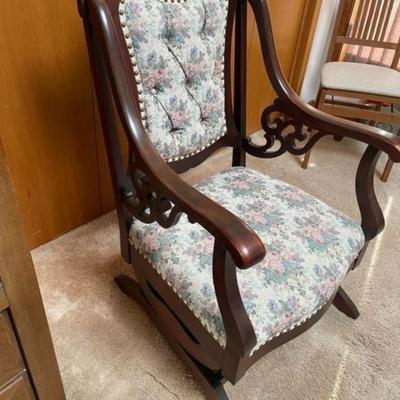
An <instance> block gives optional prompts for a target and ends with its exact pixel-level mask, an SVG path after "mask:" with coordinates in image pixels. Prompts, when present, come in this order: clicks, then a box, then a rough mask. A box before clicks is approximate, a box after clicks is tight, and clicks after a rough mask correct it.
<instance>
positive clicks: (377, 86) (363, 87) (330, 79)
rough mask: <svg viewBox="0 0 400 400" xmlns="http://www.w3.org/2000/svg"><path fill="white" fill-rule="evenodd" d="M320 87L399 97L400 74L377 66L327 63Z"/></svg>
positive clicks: (323, 70)
mask: <svg viewBox="0 0 400 400" xmlns="http://www.w3.org/2000/svg"><path fill="white" fill-rule="evenodd" d="M322 86H323V87H324V88H327V89H337V90H349V91H354V92H362V93H369V94H376V95H383V96H393V97H400V72H399V71H396V70H394V69H391V68H387V67H382V66H379V65H370V64H361V63H353V62H329V63H327V64H325V66H324V68H323V69H322Z"/></svg>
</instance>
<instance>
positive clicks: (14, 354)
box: [0, 311, 24, 387]
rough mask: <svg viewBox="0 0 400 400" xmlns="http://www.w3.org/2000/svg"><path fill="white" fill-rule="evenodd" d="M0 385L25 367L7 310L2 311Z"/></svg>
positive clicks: (0, 317) (0, 318)
mask: <svg viewBox="0 0 400 400" xmlns="http://www.w3.org/2000/svg"><path fill="white" fill-rule="evenodd" d="M0 360H1V362H0V387H1V386H2V385H4V384H5V383H6V382H7V381H9V380H10V379H11V378H13V377H14V376H15V375H17V374H18V373H19V372H21V371H22V370H23V369H24V363H23V361H22V357H21V354H20V351H19V347H18V343H17V340H16V338H15V335H14V332H13V329H12V326H11V323H10V319H9V318H8V315H7V311H3V312H2V313H0Z"/></svg>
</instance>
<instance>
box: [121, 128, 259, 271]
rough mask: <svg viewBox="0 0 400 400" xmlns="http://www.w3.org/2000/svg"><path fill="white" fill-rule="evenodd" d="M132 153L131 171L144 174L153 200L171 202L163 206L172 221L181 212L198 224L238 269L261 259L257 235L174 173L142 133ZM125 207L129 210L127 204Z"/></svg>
mask: <svg viewBox="0 0 400 400" xmlns="http://www.w3.org/2000/svg"><path fill="white" fill-rule="evenodd" d="M136 150H137V155H136V156H137V157H136V161H135V168H138V169H139V170H140V171H141V173H142V172H143V173H144V174H145V176H146V179H147V180H148V182H149V184H150V187H151V191H152V192H153V193H156V194H157V197H159V198H163V199H165V200H166V201H167V203H168V202H170V203H172V204H170V205H167V207H166V211H169V212H170V213H171V214H170V215H172V219H176V217H177V216H178V215H179V214H180V213H182V212H183V213H185V214H187V216H188V218H189V220H190V222H193V223H194V222H196V223H199V224H200V225H201V226H202V227H203V228H205V229H206V230H207V231H208V232H209V233H210V234H211V235H213V236H214V237H215V239H216V240H217V241H220V242H222V243H223V245H224V246H225V247H226V249H227V251H228V252H229V253H230V254H231V256H232V258H233V260H234V262H235V264H236V266H237V267H238V268H241V269H247V268H249V267H251V266H253V265H254V264H257V263H258V262H260V261H261V260H262V259H263V258H264V256H265V247H264V244H263V242H262V241H261V239H260V238H259V237H258V236H257V234H256V233H255V232H254V231H253V230H252V229H251V228H250V227H248V226H247V225H246V224H245V223H244V222H243V221H242V220H240V219H239V218H238V217H236V216H235V215H234V214H232V213H231V212H230V211H228V210H227V209H225V208H224V207H222V206H221V205H219V204H218V203H216V202H214V201H213V200H211V199H210V198H208V197H207V196H205V195H204V194H202V193H201V192H199V191H198V190H196V189H195V188H194V187H193V186H191V185H190V184H188V183H187V182H185V181H184V180H183V179H182V178H181V177H180V176H179V175H178V174H176V173H175V172H174V171H173V170H172V169H171V168H170V167H169V166H168V165H167V164H166V163H165V162H164V161H163V160H162V158H161V157H160V155H159V153H158V152H157V151H156V149H155V148H154V145H153V144H152V143H151V141H150V140H149V139H148V138H147V135H145V134H144V133H143V137H142V138H141V140H140V145H139V146H136ZM126 205H127V206H128V207H129V204H127V203H126ZM159 212H160V213H162V212H163V210H162V207H161V208H160V207H159ZM161 225H162V223H161Z"/></svg>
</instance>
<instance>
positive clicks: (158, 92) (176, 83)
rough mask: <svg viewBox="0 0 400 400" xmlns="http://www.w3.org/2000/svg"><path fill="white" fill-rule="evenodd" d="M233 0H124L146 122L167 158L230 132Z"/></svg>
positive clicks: (127, 35)
mask: <svg viewBox="0 0 400 400" xmlns="http://www.w3.org/2000/svg"><path fill="white" fill-rule="evenodd" d="M227 16H228V0H120V2H119V17H120V24H121V27H122V30H123V33H124V37H125V42H126V46H127V48H128V51H129V56H130V59H131V63H132V70H133V73H134V75H135V81H136V85H137V93H138V100H139V106H140V113H141V117H142V121H143V125H144V127H145V129H146V131H147V133H148V135H149V137H150V139H151V141H152V142H153V144H154V145H155V147H156V148H157V150H158V151H159V152H160V154H161V155H162V157H163V158H164V159H165V160H166V161H168V162H171V161H178V160H182V159H184V158H188V157H190V156H192V155H194V154H197V153H199V152H201V151H202V150H204V149H206V148H207V147H209V146H210V145H212V144H213V143H215V142H216V141H217V140H218V139H220V138H221V137H222V136H224V135H225V133H226V131H227V127H226V117H225V108H226V107H225V82H224V81H225V74H224V61H225V38H226V22H227Z"/></svg>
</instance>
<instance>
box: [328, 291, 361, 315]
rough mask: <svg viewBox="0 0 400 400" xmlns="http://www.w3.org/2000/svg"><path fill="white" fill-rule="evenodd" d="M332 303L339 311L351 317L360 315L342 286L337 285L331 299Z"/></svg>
mask: <svg viewBox="0 0 400 400" xmlns="http://www.w3.org/2000/svg"><path fill="white" fill-rule="evenodd" d="M333 305H334V306H335V307H336V308H337V309H338V310H339V311H341V312H342V313H344V314H346V315H347V316H348V317H350V318H352V319H357V318H358V317H359V316H360V312H359V311H358V309H357V307H356V305H355V304H354V303H353V301H352V300H351V298H350V297H349V295H348V294H347V293H346V292H345V290H344V289H343V288H342V287H339V290H338V291H337V293H336V296H335V298H334V300H333Z"/></svg>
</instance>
